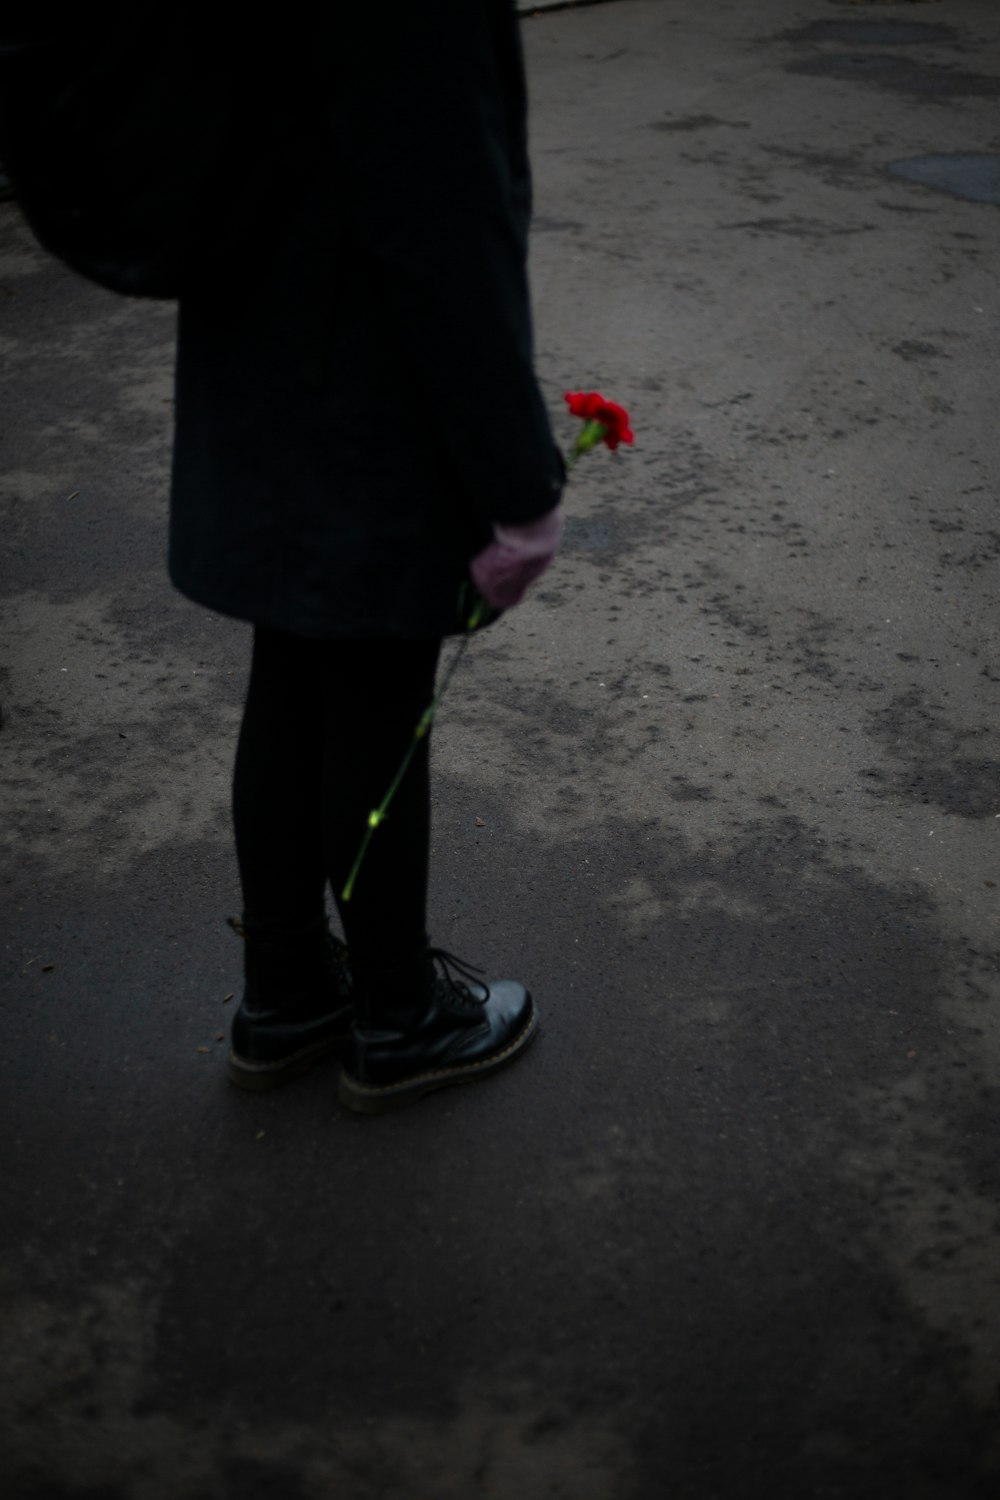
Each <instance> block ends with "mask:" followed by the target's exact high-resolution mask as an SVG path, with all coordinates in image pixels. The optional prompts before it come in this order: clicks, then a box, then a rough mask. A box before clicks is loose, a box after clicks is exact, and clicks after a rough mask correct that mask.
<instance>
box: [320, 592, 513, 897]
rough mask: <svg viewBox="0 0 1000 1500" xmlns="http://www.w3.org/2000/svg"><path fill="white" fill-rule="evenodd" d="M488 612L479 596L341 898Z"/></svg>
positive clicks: (349, 890) (371, 818)
mask: <svg viewBox="0 0 1000 1500" xmlns="http://www.w3.org/2000/svg"><path fill="white" fill-rule="evenodd" d="M485 614H486V600H485V599H482V598H480V599H477V600H476V603H475V606H474V608H473V610H472V613H471V615H470V616H469V618H468V620H467V621H466V627H465V628H466V634H465V635H464V636H463V637H462V639H461V641H460V642H459V645H458V650H457V651H456V652H455V655H454V656H453V657H452V659H451V664H450V666H449V667H448V670H447V672H445V674H444V677H443V678H442V680H441V686H440V687H439V688H438V690H437V692H436V693H435V694H434V697H433V698H432V700H431V702H430V703H429V704H428V706H427V707H426V708H425V709H424V711H423V713H422V714H421V715H420V718H419V720H418V721H417V726H416V728H415V729H414V731H413V738H412V739H411V740H410V743H409V745H408V746H407V750H406V754H405V755H404V756H403V759H402V761H401V763H400V766H399V770H398V771H397V772H396V774H395V776H394V777H393V778H392V782H391V783H390V786H389V790H388V791H387V792H386V794H385V796H384V797H383V798H382V801H381V802H380V803H379V805H378V807H376V808H374V809H373V810H372V811H371V812H370V813H369V814H368V826H367V828H366V829H365V836H364V838H363V839H362V840H361V848H360V849H359V850H358V854H357V858H356V859H355V861H354V864H353V865H352V866H351V873H350V874H349V875H348V877H347V881H346V883H345V885H344V889H343V890H342V891H341V893H340V899H341V901H350V899H351V897H352V896H353V894H354V886H355V883H356V881H357V878H358V871H359V870H360V869H361V866H362V863H363V862H364V857H365V855H366V854H367V853H368V845H369V844H370V843H371V841H372V839H373V837H374V835H375V830H376V828H378V826H379V824H380V823H381V822H382V821H383V820H384V819H385V818H386V816H387V815H388V812H389V804H390V802H391V801H392V799H393V797H395V795H396V792H397V790H398V788H399V784H400V782H401V781H402V779H403V777H404V776H405V775H406V772H407V769H408V768H409V764H410V761H411V760H412V759H413V757H414V755H415V754H416V752H417V746H418V745H419V744H420V741H421V740H422V739H424V738H425V737H426V735H427V733H428V732H429V730H430V727H431V725H432V724H433V722H434V715H435V714H436V713H437V711H438V706H439V704H440V702H441V699H442V698H443V697H444V695H445V693H446V692H447V691H448V684H449V683H450V682H451V679H452V678H453V677H454V675H455V672H456V671H457V669H458V664H459V662H460V661H461V660H462V657H463V656H464V655H465V653H466V651H467V650H468V648H469V642H470V641H471V639H472V636H473V632H474V631H476V630H478V628H479V626H480V625H481V624H482V623H483V617H484V615H485Z"/></svg>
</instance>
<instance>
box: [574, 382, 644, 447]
mask: <svg viewBox="0 0 1000 1500" xmlns="http://www.w3.org/2000/svg"><path fill="white" fill-rule="evenodd" d="M565 399H566V404H567V405H568V406H569V409H570V412H571V413H572V415H573V416H574V417H581V418H582V419H583V421H584V422H586V423H587V427H585V428H584V429H583V432H582V433H581V434H580V438H579V439H578V442H577V452H578V453H584V452H586V451H587V449H588V448H592V447H593V446H594V444H595V443H599V442H604V443H606V444H607V445H608V447H609V448H611V449H615V448H617V447H618V444H619V443H631V442H632V430H631V428H630V427H629V425H628V424H629V416H628V412H627V411H626V410H625V408H624V406H618V405H617V403H616V402H614V401H605V399H604V397H603V396H602V395H601V394H600V393H599V392H598V391H567V392H566V397H565ZM591 423H593V424H595V425H596V426H598V427H600V428H601V431H600V432H599V433H598V432H594V431H593V430H591V431H589V432H588V428H589V427H590V424H591Z"/></svg>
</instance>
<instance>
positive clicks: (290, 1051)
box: [228, 918, 354, 1089]
mask: <svg viewBox="0 0 1000 1500" xmlns="http://www.w3.org/2000/svg"><path fill="white" fill-rule="evenodd" d="M229 925H230V926H231V927H232V928H233V930H234V931H235V932H237V933H239V935H240V936H241V937H242V938H244V940H245V942H246V949H245V954H244V959H245V962H244V969H245V974H246V988H245V990H244V994H243V999H242V1001H241V1002H240V1006H239V1009H238V1010H237V1012H236V1014H235V1015H234V1017H233V1024H232V1029H231V1033H230V1041H231V1046H230V1052H229V1073H228V1076H229V1082H230V1083H234V1084H236V1086H237V1087H238V1088H243V1089H272V1088H276V1087H277V1086H278V1085H279V1084H282V1083H286V1082H287V1081H288V1080H289V1079H290V1078H295V1077H297V1076H298V1075H299V1074H300V1073H304V1072H305V1070H306V1069H307V1068H310V1067H311V1066H312V1064H313V1063H314V1062H316V1061H317V1060H318V1059H319V1058H321V1057H324V1056H325V1055H326V1054H327V1053H329V1052H333V1051H336V1050H337V1049H338V1048H340V1047H342V1046H343V1045H344V1043H345V1042H346V1041H347V1038H348V1036H349V1035H350V1031H351V1023H352V1022H353V1020H354V1000H353V997H352V992H353V984H352V980H351V970H350V965H349V963H348V960H347V949H346V948H345V947H344V945H343V943H341V942H339V941H338V940H337V939H336V938H335V937H334V936H333V934H332V933H331V932H330V930H329V928H328V927H327V925H326V922H325V921H324V922H321V923H317V924H314V925H313V926H311V927H308V928H303V929H302V930H301V931H299V932H282V933H274V932H264V931H261V930H259V929H255V928H253V927H249V928H248V927H246V926H244V924H243V923H242V922H238V921H236V919H235V918H230V922H229Z"/></svg>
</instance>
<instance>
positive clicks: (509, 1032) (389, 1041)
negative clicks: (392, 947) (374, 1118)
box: [338, 948, 538, 1114]
mask: <svg viewBox="0 0 1000 1500" xmlns="http://www.w3.org/2000/svg"><path fill="white" fill-rule="evenodd" d="M352 970H353V974H354V986H355V1003H356V1005H357V1020H356V1021H355V1024H354V1027H353V1029H352V1032H351V1039H350V1041H349V1042H348V1045H347V1052H346V1054H345V1057H344V1067H343V1072H342V1073H341V1075H340V1086H339V1090H338V1096H339V1099H340V1102H341V1104H343V1105H346V1107H347V1108H348V1109H353V1110H357V1111H358V1112H359V1113H361V1114H382V1113H384V1112H385V1111H387V1110H391V1109H401V1108H402V1107H403V1106H404V1105H407V1104H415V1103H416V1102H417V1100H418V1099H421V1098H423V1096H424V1095H425V1094H430V1093H433V1092H434V1091H435V1090H436V1089H443V1088H449V1087H451V1086H452V1085H453V1084H458V1083H472V1082H474V1081H475V1080H476V1079H477V1078H485V1077H487V1076H488V1075H489V1074H490V1073H495V1072H496V1071H497V1070H498V1069H499V1068H503V1067H506V1066H507V1065H508V1063H512V1062H514V1061H515V1060H516V1059H517V1058H518V1057H520V1055H521V1053H522V1052H523V1051H524V1050H525V1048H526V1047H527V1046H528V1045H529V1044H530V1043H531V1042H532V1041H534V1039H535V1037H536V1036H537V1034H538V1013H537V1011H536V1009H535V1003H534V1001H533V1000H532V998H531V996H530V994H529V993H528V991H527V990H526V989H525V987H524V985H523V984H519V983H518V982H517V981H516V980H513V979H500V980H496V981H494V982H493V983H492V984H488V985H486V984H481V983H479V981H478V980H476V979H474V978H473V977H472V975H471V973H470V971H469V969H468V967H467V966H466V965H463V964H461V963H459V962H458V961H457V960H456V959H454V958H452V957H451V956H450V955H448V954H446V953H444V952H443V951H442V950H441V949H439V948H428V949H424V950H423V951H422V952H420V953H419V954H417V955H414V956H413V958H412V959H410V960H409V961H407V962H404V963H398V964H395V965H393V966H392V967H380V966H373V965H368V964H359V963H357V962H354V961H352ZM453 971H454V972H453ZM456 974H460V975H462V978H457V977H456Z"/></svg>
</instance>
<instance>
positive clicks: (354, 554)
mask: <svg viewBox="0 0 1000 1500" xmlns="http://www.w3.org/2000/svg"><path fill="white" fill-rule="evenodd" d="M320 12H322V14H319V13H320ZM304 13H306V14H308V15H309V17H310V21H309V24H308V26H307V25H305V23H303V24H300V25H299V26H298V27H297V28H296V29H295V32H294V35H293V36H292V38H291V41H290V44H289V45H288V46H287V48H286V49H285V50H284V51H281V50H280V49H279V51H280V55H275V57H274V58H273V59H272V60H271V64H270V66H271V76H270V77H269V90H270V92H269V96H268V100H267V109H268V118H270V119H272V120H276V119H278V118H279V117H281V120H282V128H281V131H280V133H279V135H278V137H277V138H276V139H277V141H278V144H277V146H275V142H274V141H273V140H272V141H271V142H270V149H268V150H265V149H262V152H261V162H262V168H261V174H262V180H261V182H260V184H259V192H260V221H259V224H258V226H257V230H256V231H255V233H254V235H253V236H252V244H251V246H250V249H251V250H252V253H248V255H247V259H246V264H245V266H243V267H242V268H241V269H240V270H239V271H238V272H234V271H233V270H232V268H231V267H230V268H229V269H228V270H227V273H226V274H225V275H224V276H223V275H213V274H210V273H207V274H206V275H205V276H204V277H203V278H201V279H198V280H197V281H196V282H195V283H194V284H192V285H191V286H190V287H189V288H187V289H186V290H185V291H184V293H183V295H182V296H181V299H180V307H179V322H178V354H177V369H176V430H175V444H174V462H173V475H172V485H171V514H170V574H171V578H172V580H173V582H174V584H175V585H176V587H177V588H178V589H180V590H181V591H182V592H183V593H184V594H185V595H187V596H188V597H189V598H191V599H193V600H195V601H197V602H198V603H200V604H202V605H205V606H207V607H209V608H211V609H213V610H216V611H221V612H222V613H225V614H227V615H231V616H235V617H237V618H239V619H242V620H246V621H248V622H250V623H251V624H252V626H253V650H252V661H251V668H250V677H249V685H248V689H247V696H246V704H245V709H244V714H243V720H242V726H241V729H240V734H239V740H238V745H237V750H236V759H235V769H234V777H233V818H234V827H235V839H236V853H237V859H238V865H239V873H240V881H241V886H242V894H243V913H242V918H241V919H240V921H239V922H238V923H236V924H235V925H236V926H237V928H238V930H239V931H240V932H241V934H242V936H243V938H244V964H245V989H244V993H243V996H242V1000H241V1003H240V1005H239V1008H238V1010H237V1012H236V1014H235V1017H234V1020H233V1024H232V1035H231V1044H232V1045H231V1052H230V1060H229V1078H230V1079H231V1081H232V1082H233V1083H235V1084H237V1085H239V1086H243V1087H246V1088H268V1087H272V1086H274V1085H276V1084H278V1083H282V1082H284V1081H285V1080H286V1079H288V1078H291V1077H293V1076H295V1075H296V1074H297V1073H299V1072H301V1071H302V1070H303V1068H305V1067H308V1066H310V1065H311V1064H312V1063H313V1062H314V1061H315V1060H316V1059H317V1058H319V1057H321V1056H323V1055H325V1054H327V1053H330V1052H334V1051H338V1050H343V1051H344V1059H343V1068H342V1072H341V1077H340V1084H339V1098H340V1100H341V1102H342V1103H343V1104H344V1105H345V1106H347V1107H348V1108H350V1109H352V1110H356V1111H359V1112H364V1113H379V1112H382V1111H385V1110H388V1109H393V1108H397V1107H399V1106H401V1105H405V1104H410V1103H412V1102H415V1101H416V1100H417V1099H419V1098H421V1097H422V1096H423V1095H425V1094H426V1093H428V1092H431V1091H433V1090H435V1089H437V1088H440V1087H443V1086H445V1085H451V1084H455V1083H460V1082H469V1081H473V1080H475V1079H480V1078H483V1077H485V1076H487V1075H489V1074H491V1073H492V1072H494V1071H496V1070H497V1069H498V1068H500V1067H502V1066H504V1065H506V1064H507V1063H510V1062H512V1061H514V1060H515V1059H516V1058H518V1057H520V1056H521V1055H522V1054H523V1052H524V1050H525V1048H526V1047H527V1046H528V1044H529V1043H530V1042H531V1041H532V1040H533V1039H534V1037H535V1036H536V1034H537V1028H538V1016H537V1009H536V1006H535V1003H534V1001H533V999H532V997H531V995H530V993H529V992H528V990H527V989H526V987H525V986H524V985H523V984H521V983H520V982H517V981H514V980H502V981H494V982H490V983H488V984H487V983H482V982H480V981H479V980H478V979H477V978H476V974H475V971H473V970H472V969H471V967H470V966H469V965H467V964H465V963H462V962H460V961H459V960H456V959H454V958H453V957H451V956H450V955H448V954H446V953H444V952H443V951H442V950H440V949H438V948H436V947H434V946H433V945H432V944H431V941H430V939H429V937H428V923H427V884H428V859H429V841H430V772H429V741H430V736H429V735H428V736H427V737H425V738H424V739H423V740H422V741H421V742H420V744H419V748H418V750H417V752H416V754H415V756H414V759H413V761H412V763H411V764H410V766H409V768H408V770H407V771H406V774H405V776H404V777H403V780H402V782H401V784H400V786H399V789H398V791H397V793H396V795H395V798H394V800H393V803H392V807H391V815H390V816H389V817H387V818H386V820H385V822H384V824H382V825H381V826H380V828H379V830H378V833H377V836H376V837H374V838H373V839H372V842H371V845H370V848H369V850H368V852H367V854H366V857H365V860H364V863H363V865H362V867H361V869H360V872H359V874H358V878H357V881H356V884H355V887H354V890H353V892H352V894H351V897H350V900H347V901H345V900H344V899H343V897H342V892H343V889H344V885H345V881H346V879H347V876H348V873H349V871H350V869H351V866H352V864H353V862H354V860H355V857H356V855H357V852H358V849H359V846H360V844H361V841H362V838H363V836H364V833H365V828H366V826H367V819H368V814H369V812H370V810H371V809H373V808H375V807H376V806H377V805H378V804H379V802H380V801H381V798H382V796H383V795H384V793H385V791H386V788H387V786H388V785H389V783H390V782H391V780H392V778H393V775H394V773H395V771H396V769H397V767H398V766H399V764H400V762H401V760H402V758H403V755H404V753H405V751H406V749H407V746H408V744H409V743H410V740H411V736H412V735H413V730H414V726H415V725H416V723H417V721H418V720H419V718H420V716H421V714H422V712H423V711H424V709H425V708H426V707H427V706H428V704H429V703H430V701H431V699H432V697H433V692H434V683H435V672H436V668H437V664H438V658H439V654H440V651H441V646H442V642H443V640H444V639H446V638H447V637H449V636H454V635H458V634H460V633H461V632H462V631H463V630H464V629H466V628H467V624H468V620H469V618H470V606H471V603H472V601H473V600H474V599H475V597H476V590H477V589H478V591H479V592H480V593H481V594H482V596H483V597H484V598H485V599H486V601H487V602H488V603H489V604H490V605H491V606H493V607H494V608H495V609H502V608H504V607H510V606H511V605H513V604H516V603H517V602H518V601H519V600H520V598H521V597H523V594H524V590H525V588H526V587H527V584H528V583H529V582H530V581H531V580H532V579H533V578H535V577H537V576H538V575H539V574H540V573H541V572H542V571H543V570H544V568H545V567H546V566H548V564H549V563H550V562H551V560H552V558H553V556H554V554H555V551H556V548H557V546H558V543H559V536H560V531H561V525H562V520H561V509H560V506H559V500H560V493H561V489H562V485H563V481H564V475H565V469H564V465H563V462H562V459H561V456H560V453H559V451H558V449H557V447H556V445H555V442H554V439H553V436H552V432H551V429H550V425H549V421H548V417H547V414H546V410H545V406H544V403H543V399H542V396H541V393H540V391H539V387H538V383H537V380H536V377H535V373H534V369H533V363H532V335H531V315H530V304H529V291H528V282H527V270H526V257H527V231H528V219H529V213H530V174H529V165H528V156H527V149H526V91H525V76H524V67H523V59H522V55H521V48H520V37H519V32H518V22H517V19H516V16H515V13H514V8H513V4H512V3H511V0H426V3H421V4H420V5H413V4H412V3H405V4H404V3H391V4H388V5H386V4H381V5H378V6H364V5H362V6H352V7H341V6H336V7H333V6H327V7H322V8H319V7H317V8H315V13H314V11H313V10H312V9H311V8H310V9H309V10H308V11H307V12H304ZM269 40H270V39H269ZM263 107H264V104H263V102H262V109H263ZM472 753H473V754H474V747H472ZM328 889H330V890H332V893H333V897H334V900H335V902H336V905H337V908H338V911H339V917H340V921H341V924H342V928H343V940H342V941H341V940H340V939H339V938H335V937H333V936H332V934H331V932H330V930H329V927H328V921H327V916H326V902H325V893H326V891H327V890H328Z"/></svg>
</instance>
